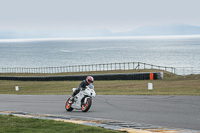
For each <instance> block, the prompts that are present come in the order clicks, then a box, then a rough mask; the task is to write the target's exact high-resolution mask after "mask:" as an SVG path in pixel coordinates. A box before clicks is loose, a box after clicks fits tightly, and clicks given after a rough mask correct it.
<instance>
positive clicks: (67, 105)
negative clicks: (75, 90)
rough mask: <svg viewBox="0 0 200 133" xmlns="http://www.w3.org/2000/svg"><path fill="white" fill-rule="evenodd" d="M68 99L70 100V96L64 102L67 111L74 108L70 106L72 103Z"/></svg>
mask: <svg viewBox="0 0 200 133" xmlns="http://www.w3.org/2000/svg"><path fill="white" fill-rule="evenodd" d="M69 101H70V98H69V99H68V100H67V102H66V104H65V109H66V110H67V111H72V110H73V109H74V108H72V107H71V106H72V103H69Z"/></svg>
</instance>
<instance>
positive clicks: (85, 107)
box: [81, 98, 92, 112]
mask: <svg viewBox="0 0 200 133" xmlns="http://www.w3.org/2000/svg"><path fill="white" fill-rule="evenodd" d="M91 105H92V99H91V98H87V101H86V103H85V104H84V103H82V104H81V110H82V111H83V112H87V111H88V110H89V109H90V107H91Z"/></svg>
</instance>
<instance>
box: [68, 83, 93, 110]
mask: <svg viewBox="0 0 200 133" xmlns="http://www.w3.org/2000/svg"><path fill="white" fill-rule="evenodd" d="M72 90H73V92H74V91H75V90H76V88H73V89H72ZM95 96H96V92H95V91H94V86H93V85H91V84H90V85H88V86H87V87H86V89H81V90H80V92H79V93H78V94H77V95H76V96H75V97H74V100H73V101H72V102H71V101H70V98H71V97H70V98H69V99H68V100H67V102H66V104H65V109H66V110H67V111H72V110H73V109H77V110H80V109H81V110H82V111H83V112H87V111H88V110H89V109H90V107H91V105H92V98H94V97H95Z"/></svg>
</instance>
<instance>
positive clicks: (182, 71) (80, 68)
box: [0, 62, 200, 75]
mask: <svg viewBox="0 0 200 133" xmlns="http://www.w3.org/2000/svg"><path fill="white" fill-rule="evenodd" d="M134 69H158V70H164V71H168V72H171V73H174V74H177V75H190V74H200V67H166V66H158V65H152V64H147V63H142V62H124V63H107V64H90V65H74V66H61V67H37V68H24V67H13V68H2V67H0V73H65V72H89V71H109V70H134Z"/></svg>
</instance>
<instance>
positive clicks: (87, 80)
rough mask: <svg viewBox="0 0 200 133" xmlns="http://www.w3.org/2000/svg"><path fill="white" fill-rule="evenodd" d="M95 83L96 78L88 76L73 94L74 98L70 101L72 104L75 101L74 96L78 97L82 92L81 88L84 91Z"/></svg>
mask: <svg viewBox="0 0 200 133" xmlns="http://www.w3.org/2000/svg"><path fill="white" fill-rule="evenodd" d="M93 81H94V78H93V77H92V76H87V78H86V79H85V80H83V81H82V82H81V83H80V85H79V86H78V88H76V90H75V91H74V92H73V94H72V97H71V98H70V101H71V102H72V101H73V100H74V96H76V95H77V94H78V93H79V92H80V90H81V88H82V89H83V90H84V89H85V88H86V86H88V85H90V84H92V83H93Z"/></svg>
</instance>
